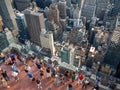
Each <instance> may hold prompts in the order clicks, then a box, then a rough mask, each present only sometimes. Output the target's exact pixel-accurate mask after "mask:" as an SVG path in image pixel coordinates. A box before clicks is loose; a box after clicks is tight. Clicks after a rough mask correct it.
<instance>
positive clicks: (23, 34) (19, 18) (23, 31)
mask: <svg viewBox="0 0 120 90" xmlns="http://www.w3.org/2000/svg"><path fill="white" fill-rule="evenodd" d="M16 22H17V25H18V29H19V37H18V38H19V41H20V42H21V43H24V42H25V40H27V39H29V33H28V30H27V24H26V20H25V15H24V14H23V13H17V14H16Z"/></svg>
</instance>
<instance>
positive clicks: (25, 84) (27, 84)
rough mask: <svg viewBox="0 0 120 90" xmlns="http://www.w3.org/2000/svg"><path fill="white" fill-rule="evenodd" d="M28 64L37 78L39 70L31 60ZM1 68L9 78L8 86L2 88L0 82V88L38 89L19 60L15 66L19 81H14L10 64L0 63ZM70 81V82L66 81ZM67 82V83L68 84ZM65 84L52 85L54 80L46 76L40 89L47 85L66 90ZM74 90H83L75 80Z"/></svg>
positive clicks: (46, 89) (13, 89)
mask: <svg viewBox="0 0 120 90" xmlns="http://www.w3.org/2000/svg"><path fill="white" fill-rule="evenodd" d="M28 63H29V65H30V66H31V67H32V69H31V72H32V73H33V76H34V77H37V78H39V71H38V69H37V68H36V66H35V65H34V63H33V62H31V61H29V62H28ZM0 67H1V68H3V69H5V70H7V71H8V75H10V78H11V80H10V81H9V82H8V85H9V86H10V88H9V89H7V88H3V87H2V85H1V83H0V90H39V89H38V88H37V85H36V82H32V81H31V80H30V79H29V78H28V77H27V75H26V73H25V72H24V70H23V67H24V66H23V65H22V63H20V62H17V67H18V68H19V69H20V73H19V78H20V80H19V81H17V82H16V81H15V80H14V78H13V77H11V70H10V66H6V65H4V64H3V65H2V66H0ZM68 83H70V82H68ZM68 83H67V84H68ZM67 84H66V85H61V86H59V87H57V86H55V85H54V80H53V79H50V80H48V79H46V77H45V78H44V79H43V80H42V87H43V88H42V89H41V90H48V88H49V87H51V88H52V90H67ZM72 85H73V87H74V90H83V89H81V85H79V86H77V85H76V82H74V83H72ZM86 90H92V87H88V88H87V89H86Z"/></svg>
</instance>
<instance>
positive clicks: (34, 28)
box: [25, 9, 45, 45]
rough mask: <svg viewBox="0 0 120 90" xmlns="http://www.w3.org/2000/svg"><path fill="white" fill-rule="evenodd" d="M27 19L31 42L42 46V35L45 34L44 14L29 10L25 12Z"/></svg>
mask: <svg viewBox="0 0 120 90" xmlns="http://www.w3.org/2000/svg"><path fill="white" fill-rule="evenodd" d="M25 19H26V22H27V26H28V32H29V35H30V40H31V41H32V42H33V43H35V44H37V45H41V44H40V33H41V32H42V33H44V32H45V24H44V16H43V13H38V12H36V11H31V10H29V9H27V10H26V12H25Z"/></svg>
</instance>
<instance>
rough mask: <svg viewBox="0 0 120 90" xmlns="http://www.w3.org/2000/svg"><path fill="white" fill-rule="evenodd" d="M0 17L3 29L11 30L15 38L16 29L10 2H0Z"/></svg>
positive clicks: (0, 0) (3, 0) (1, 0)
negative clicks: (0, 17)
mask: <svg viewBox="0 0 120 90" xmlns="http://www.w3.org/2000/svg"><path fill="white" fill-rule="evenodd" d="M0 15H1V16H2V19H3V23H4V27H5V28H9V30H11V31H12V32H13V34H14V35H15V36H17V35H18V28H17V24H16V21H15V14H14V10H13V8H12V5H11V1H10V0H0Z"/></svg>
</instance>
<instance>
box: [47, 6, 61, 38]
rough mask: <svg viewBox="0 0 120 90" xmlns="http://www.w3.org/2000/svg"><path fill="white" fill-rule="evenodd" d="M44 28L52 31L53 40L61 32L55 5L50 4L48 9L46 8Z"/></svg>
mask: <svg viewBox="0 0 120 90" xmlns="http://www.w3.org/2000/svg"><path fill="white" fill-rule="evenodd" d="M46 16H47V19H48V20H46V28H47V30H50V31H53V36H54V39H56V38H57V37H58V36H59V35H60V34H61V32H62V26H61V23H60V17H59V10H58V6H57V5H56V4H51V5H50V8H46Z"/></svg>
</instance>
